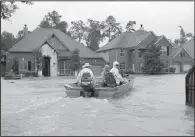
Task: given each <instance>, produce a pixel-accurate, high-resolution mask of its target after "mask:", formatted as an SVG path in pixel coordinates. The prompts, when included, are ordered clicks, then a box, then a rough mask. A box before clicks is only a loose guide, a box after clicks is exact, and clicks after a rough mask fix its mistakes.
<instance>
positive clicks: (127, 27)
mask: <svg viewBox="0 0 195 137" xmlns="http://www.w3.org/2000/svg"><path fill="white" fill-rule="evenodd" d="M134 25H136V21H131V20H130V21H129V22H128V23H127V25H126V27H125V29H126V32H134V31H135V29H134V28H133V26H134Z"/></svg>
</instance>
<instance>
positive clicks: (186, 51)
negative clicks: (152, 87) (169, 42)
mask: <svg viewBox="0 0 195 137" xmlns="http://www.w3.org/2000/svg"><path fill="white" fill-rule="evenodd" d="M173 64H174V65H173V66H174V67H175V68H176V73H180V72H186V71H188V70H189V69H190V68H192V66H193V65H194V38H192V39H191V40H189V41H188V42H187V43H186V44H184V45H181V46H179V47H173Z"/></svg>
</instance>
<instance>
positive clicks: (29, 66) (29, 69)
mask: <svg viewBox="0 0 195 137" xmlns="http://www.w3.org/2000/svg"><path fill="white" fill-rule="evenodd" d="M31 70H32V66H31V61H28V71H31Z"/></svg>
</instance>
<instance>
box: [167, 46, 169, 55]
mask: <svg viewBox="0 0 195 137" xmlns="http://www.w3.org/2000/svg"><path fill="white" fill-rule="evenodd" d="M167 56H169V46H167Z"/></svg>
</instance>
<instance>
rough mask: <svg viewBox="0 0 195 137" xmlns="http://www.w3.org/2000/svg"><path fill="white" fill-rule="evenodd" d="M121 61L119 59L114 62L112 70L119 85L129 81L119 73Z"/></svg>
mask: <svg viewBox="0 0 195 137" xmlns="http://www.w3.org/2000/svg"><path fill="white" fill-rule="evenodd" d="M118 68H119V63H118V62H117V61H115V62H113V68H112V69H111V70H110V72H111V73H112V74H113V75H114V77H115V80H116V83H117V85H122V83H127V82H128V81H127V80H126V79H124V78H123V77H122V76H121V74H120V73H119V70H118Z"/></svg>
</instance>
